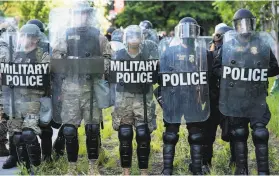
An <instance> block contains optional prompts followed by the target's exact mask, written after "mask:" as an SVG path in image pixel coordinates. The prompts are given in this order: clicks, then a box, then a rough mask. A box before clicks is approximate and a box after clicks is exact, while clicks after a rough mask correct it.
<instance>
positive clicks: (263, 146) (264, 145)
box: [250, 107, 271, 175]
mask: <svg viewBox="0 0 279 176" xmlns="http://www.w3.org/2000/svg"><path fill="white" fill-rule="evenodd" d="M270 117H271V114H270V111H269V108H268V107H267V109H266V112H265V113H264V115H263V117H262V118H259V119H258V118H251V119H250V127H251V128H252V130H253V131H252V139H253V143H254V145H255V152H256V159H257V168H258V174H259V175H268V174H269V159H268V140H269V132H268V129H267V128H266V125H267V124H268V122H269V120H270Z"/></svg>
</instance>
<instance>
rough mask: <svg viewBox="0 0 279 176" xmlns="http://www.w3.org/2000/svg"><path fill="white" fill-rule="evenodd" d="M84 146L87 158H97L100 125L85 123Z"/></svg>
mask: <svg viewBox="0 0 279 176" xmlns="http://www.w3.org/2000/svg"><path fill="white" fill-rule="evenodd" d="M85 133H86V147H87V154H88V159H98V157H99V148H100V144H101V138H100V125H96V124H87V125H85Z"/></svg>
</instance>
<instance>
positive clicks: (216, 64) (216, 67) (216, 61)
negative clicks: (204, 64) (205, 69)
mask: <svg viewBox="0 0 279 176" xmlns="http://www.w3.org/2000/svg"><path fill="white" fill-rule="evenodd" d="M221 72H222V47H221V48H220V49H219V50H218V52H217V54H216V56H215V57H214V58H213V64H212V73H213V75H215V76H217V77H218V78H220V77H221Z"/></svg>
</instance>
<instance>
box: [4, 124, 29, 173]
mask: <svg viewBox="0 0 279 176" xmlns="http://www.w3.org/2000/svg"><path fill="white" fill-rule="evenodd" d="M21 125H22V120H21V119H20V120H16V119H10V120H8V122H7V126H8V131H9V152H10V155H9V157H8V158H7V160H6V161H5V163H4V164H3V167H2V168H3V169H10V168H13V167H16V165H17V162H18V158H19V156H18V155H17V148H19V147H21V148H22V147H23V146H24V145H23V144H22V146H20V145H19V144H20V143H19V142H20V136H21ZM15 139H17V140H15ZM15 141H16V142H18V143H17V144H16V143H15ZM25 151H26V150H25Z"/></svg>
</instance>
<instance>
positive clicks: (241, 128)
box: [231, 117, 249, 175]
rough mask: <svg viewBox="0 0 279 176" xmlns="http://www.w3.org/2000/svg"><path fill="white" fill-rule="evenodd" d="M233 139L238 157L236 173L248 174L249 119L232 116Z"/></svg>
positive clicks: (236, 156) (236, 157)
mask: <svg viewBox="0 0 279 176" xmlns="http://www.w3.org/2000/svg"><path fill="white" fill-rule="evenodd" d="M231 121H232V122H233V123H232V126H231V139H232V142H233V145H234V153H235V159H236V170H235V174H236V175H243V174H248V163H247V157H248V147H247V139H248V136H249V130H248V123H249V119H243V118H235V117H233V118H231Z"/></svg>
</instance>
